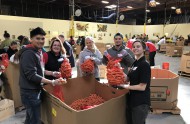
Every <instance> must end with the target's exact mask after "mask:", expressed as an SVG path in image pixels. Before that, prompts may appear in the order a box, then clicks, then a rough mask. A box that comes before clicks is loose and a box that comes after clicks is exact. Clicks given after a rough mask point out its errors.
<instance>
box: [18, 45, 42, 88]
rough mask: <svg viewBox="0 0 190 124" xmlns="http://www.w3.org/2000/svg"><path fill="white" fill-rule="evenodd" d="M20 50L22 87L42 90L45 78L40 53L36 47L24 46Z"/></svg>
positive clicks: (20, 79) (20, 81) (20, 82)
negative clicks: (42, 82) (42, 81)
mask: <svg viewBox="0 0 190 124" xmlns="http://www.w3.org/2000/svg"><path fill="white" fill-rule="evenodd" d="M19 52H20V55H19V56H20V78H19V84H20V88H21V89H29V90H40V89H41V85H40V84H41V80H42V78H43V72H42V67H41V63H40V59H41V58H40V54H39V52H38V50H37V49H35V48H23V49H22V50H21V51H19Z"/></svg>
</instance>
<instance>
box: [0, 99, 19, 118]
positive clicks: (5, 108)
mask: <svg viewBox="0 0 190 124" xmlns="http://www.w3.org/2000/svg"><path fill="white" fill-rule="evenodd" d="M13 115H15V108H14V102H13V100H9V99H3V100H1V101H0V121H3V120H5V119H7V118H9V117H11V116H13Z"/></svg>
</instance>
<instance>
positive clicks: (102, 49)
mask: <svg viewBox="0 0 190 124" xmlns="http://www.w3.org/2000/svg"><path fill="white" fill-rule="evenodd" d="M95 44H96V47H97V48H98V49H99V51H100V52H101V53H102V54H104V51H105V50H106V44H104V43H95Z"/></svg>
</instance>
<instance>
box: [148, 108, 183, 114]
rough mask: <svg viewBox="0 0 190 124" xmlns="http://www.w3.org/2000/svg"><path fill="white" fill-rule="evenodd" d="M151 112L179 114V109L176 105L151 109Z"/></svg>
mask: <svg viewBox="0 0 190 124" xmlns="http://www.w3.org/2000/svg"><path fill="white" fill-rule="evenodd" d="M151 113H152V114H163V113H171V114H173V115H180V113H181V109H179V108H178V107H176V108H175V109H168V110H167V109H152V112H151Z"/></svg>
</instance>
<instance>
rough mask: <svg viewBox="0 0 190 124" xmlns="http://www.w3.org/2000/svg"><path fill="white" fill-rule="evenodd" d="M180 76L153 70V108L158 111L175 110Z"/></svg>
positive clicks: (161, 70) (167, 71)
mask: <svg viewBox="0 0 190 124" xmlns="http://www.w3.org/2000/svg"><path fill="white" fill-rule="evenodd" d="M178 80H179V76H178V75H177V74H174V73H173V72H171V71H169V70H164V69H151V87H150V88H151V106H152V108H156V109H175V108H176V106H177V95H178Z"/></svg>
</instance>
